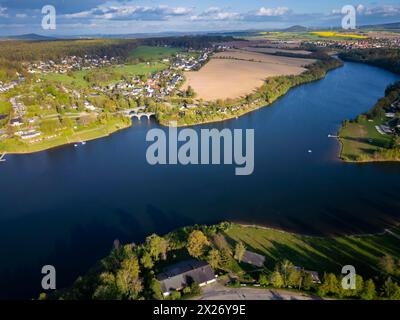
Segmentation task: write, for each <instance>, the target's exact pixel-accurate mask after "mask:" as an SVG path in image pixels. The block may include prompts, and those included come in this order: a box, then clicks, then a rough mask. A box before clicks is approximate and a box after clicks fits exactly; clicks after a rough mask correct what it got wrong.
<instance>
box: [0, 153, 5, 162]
mask: <svg viewBox="0 0 400 320" xmlns="http://www.w3.org/2000/svg"><path fill="white" fill-rule="evenodd" d="M5 155H6V154H5V153H3V154H2V155H0V162H6V159H5V158H4V157H5Z"/></svg>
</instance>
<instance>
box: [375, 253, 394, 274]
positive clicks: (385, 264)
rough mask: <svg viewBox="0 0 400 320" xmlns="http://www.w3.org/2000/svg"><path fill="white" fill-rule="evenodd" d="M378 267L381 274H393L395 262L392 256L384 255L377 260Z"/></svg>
mask: <svg viewBox="0 0 400 320" xmlns="http://www.w3.org/2000/svg"><path fill="white" fill-rule="evenodd" d="M379 268H380V270H381V271H382V273H383V274H386V275H393V274H394V270H395V262H394V259H393V257H392V256H389V255H385V256H383V257H382V258H380V260H379Z"/></svg>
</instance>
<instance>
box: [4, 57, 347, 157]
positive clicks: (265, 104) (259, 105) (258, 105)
mask: <svg viewBox="0 0 400 320" xmlns="http://www.w3.org/2000/svg"><path fill="white" fill-rule="evenodd" d="M342 66H343V64H342V65H338V66H335V67H334V68H328V69H326V70H325V74H324V75H323V76H322V77H320V78H317V79H314V80H312V81H307V82H304V83H299V84H296V85H293V86H291V87H289V88H288V90H287V91H286V92H284V93H283V94H281V95H279V96H277V97H275V99H273V100H272V101H269V102H268V101H263V102H259V103H255V104H254V106H253V107H249V109H247V110H244V111H242V112H240V113H238V114H235V115H231V116H227V117H226V118H223V119H210V120H205V121H201V122H196V123H193V124H177V126H176V127H178V128H182V127H192V126H198V125H204V124H210V123H218V122H223V121H228V120H233V119H237V118H239V117H242V116H244V115H246V114H248V113H251V112H253V111H257V110H259V109H261V108H265V107H269V106H271V105H273V104H274V103H275V102H276V101H278V100H279V99H280V98H282V97H284V96H286V94H287V93H288V92H289V91H290V90H291V89H294V88H296V87H300V86H302V85H306V84H309V83H313V82H317V81H320V80H323V79H324V78H325V77H326V76H327V74H328V73H329V72H330V71H333V70H335V69H338V68H340V67H342ZM305 72H307V71H305ZM303 74H304V73H303ZM267 79H268V78H267ZM170 121H174V120H169V121H168V122H167V124H166V123H165V121H159V120H158V119H156V122H157V123H158V124H159V125H161V126H164V127H169V125H168V123H169V122H170ZM131 126H132V121H130V124H129V125H126V126H124V127H122V128H118V129H115V130H111V131H110V132H107V133H105V134H100V135H98V136H95V137H89V138H87V139H79V140H78V139H77V140H74V139H73V140H71V141H70V142H67V143H59V144H55V145H52V146H49V147H43V148H40V147H39V148H38V149H37V150H32V151H4V150H3V151H0V152H1V153H7V154H34V153H37V152H42V151H46V150H50V149H53V148H57V147H61V146H64V145H69V144H73V143H79V142H81V141H82V140H84V141H91V140H96V139H100V138H104V137H108V136H110V135H111V134H113V133H115V132H118V131H120V130H123V129H127V128H129V127H131Z"/></svg>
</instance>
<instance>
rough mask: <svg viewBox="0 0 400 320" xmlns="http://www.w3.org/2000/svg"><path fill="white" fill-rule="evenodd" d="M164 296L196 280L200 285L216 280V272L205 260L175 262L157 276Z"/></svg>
mask: <svg viewBox="0 0 400 320" xmlns="http://www.w3.org/2000/svg"><path fill="white" fill-rule="evenodd" d="M157 279H158V281H160V285H161V291H162V293H163V295H164V296H169V295H170V294H171V292H172V291H179V290H182V289H183V288H185V287H187V286H190V285H191V284H192V283H193V282H196V283H197V284H198V285H199V286H200V287H202V286H205V285H207V284H210V283H212V282H215V281H216V277H215V274H214V272H213V271H212V269H211V267H210V265H209V264H208V263H207V262H205V261H199V260H194V259H192V260H186V261H181V262H178V263H176V264H173V265H171V266H169V267H167V268H165V269H164V270H163V272H162V273H160V274H158V276H157Z"/></svg>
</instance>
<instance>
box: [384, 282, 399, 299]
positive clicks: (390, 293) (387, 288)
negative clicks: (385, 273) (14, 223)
mask: <svg viewBox="0 0 400 320" xmlns="http://www.w3.org/2000/svg"><path fill="white" fill-rule="evenodd" d="M382 295H383V296H384V297H385V298H388V299H390V300H400V287H399V285H398V284H397V283H395V282H393V280H392V278H390V277H389V278H388V279H387V280H386V281H385V283H384V284H383V287H382Z"/></svg>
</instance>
